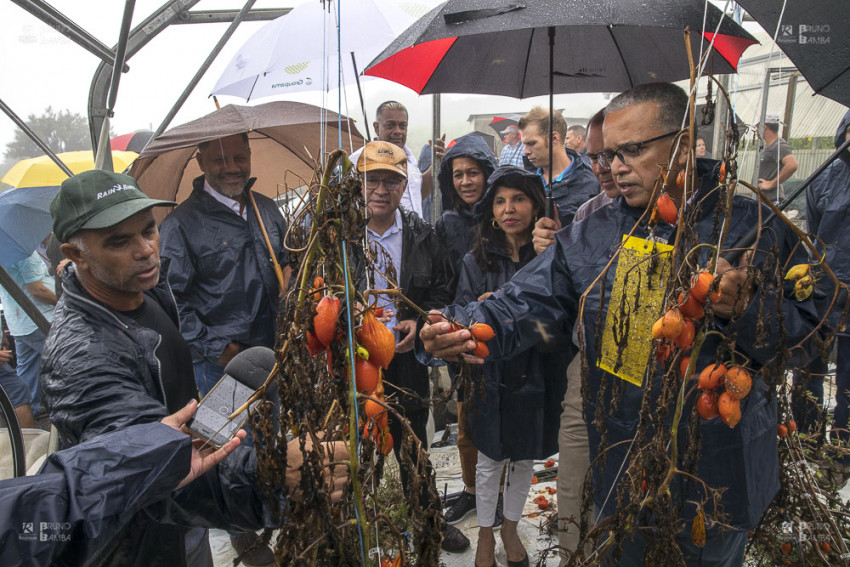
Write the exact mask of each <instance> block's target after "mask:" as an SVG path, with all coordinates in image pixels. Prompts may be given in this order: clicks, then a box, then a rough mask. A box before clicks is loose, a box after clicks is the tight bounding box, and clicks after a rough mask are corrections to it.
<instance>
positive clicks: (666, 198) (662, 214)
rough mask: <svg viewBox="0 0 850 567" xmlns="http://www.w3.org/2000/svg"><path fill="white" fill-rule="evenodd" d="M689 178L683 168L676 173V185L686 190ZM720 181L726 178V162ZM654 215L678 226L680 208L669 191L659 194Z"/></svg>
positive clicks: (721, 167) (723, 164)
mask: <svg viewBox="0 0 850 567" xmlns="http://www.w3.org/2000/svg"><path fill="white" fill-rule="evenodd" d="M686 178H687V172H686V171H685V170H684V169H682V170H680V171H679V173H678V175H676V187H677V188H678V189H679V190H680V191H684V190H685V180H686ZM717 180H718V183H723V181H725V180H726V163H725V162H724V163H721V164H720V170H719V171H718V179H717ZM653 216H654V217H656V216H657V217H658V218H660V219H661V220H663V221H664V222H666V223H667V224H672V225H673V226H676V223H677V222H679V209H678V208H677V207H676V203H674V202H673V198H672V197H670V194H669V193H666V192H664V193H661V195H659V196H658V199H657V200H656V201H655V211H654V212H653Z"/></svg>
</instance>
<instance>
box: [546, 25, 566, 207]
mask: <svg viewBox="0 0 850 567" xmlns="http://www.w3.org/2000/svg"><path fill="white" fill-rule="evenodd" d="M554 120H555V28H554V27H551V26H550V27H549V140H548V142H549V186H548V187H547V190H546V211H545V214H546V217H547V218H550V219H554V218H555V200H554V199H552V143H553V142H552V134H553V132H554V127H555V124H554ZM561 143H563V140H561Z"/></svg>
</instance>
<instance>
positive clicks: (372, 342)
mask: <svg viewBox="0 0 850 567" xmlns="http://www.w3.org/2000/svg"><path fill="white" fill-rule="evenodd" d="M357 340H358V341H359V342H360V344H361V345H363V347H364V348H365V349H366V350H368V351H369V360H370V361H371V362H372V363H373V364H374V365H376V366H380V367H381V368H383V369H384V370H386V369H387V368H388V367H389V365H390V361H392V359H393V356H395V335H393V332H392V331H390V330H389V329H387V327H386V326H385V325H384V324H383V323H381V322H380V321H378V320H377V319H376V318H375V314H374V313H373V312H372V310H371V309H367V310H366V312H365V313H364V314H363V324H362V325H360V329H359V330H358V331H357Z"/></svg>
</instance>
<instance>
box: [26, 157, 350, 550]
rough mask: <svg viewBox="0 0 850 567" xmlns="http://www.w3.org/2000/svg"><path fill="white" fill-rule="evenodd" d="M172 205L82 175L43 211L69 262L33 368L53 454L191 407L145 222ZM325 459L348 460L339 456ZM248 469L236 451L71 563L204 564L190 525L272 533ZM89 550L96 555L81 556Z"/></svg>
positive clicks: (248, 455)
mask: <svg viewBox="0 0 850 567" xmlns="http://www.w3.org/2000/svg"><path fill="white" fill-rule="evenodd" d="M174 204H175V203H173V202H170V201H157V200H154V199H149V198H148V197H147V196H146V195H145V194H144V193H142V191H141V190H140V189H139V187H138V185H137V184H136V181H135V180H134V179H133V178H132V177H128V176H126V175H121V174H118V173H112V172H107V171H87V172H85V173H81V174H79V175H75V176H73V177H71V178H69V179H67V180H65V182H64V183H62V188H61V189H60V191H59V193H58V195H57V196H56V198H55V199H54V200H53V203H52V204H51V206H50V213H51V214H52V215H53V233H54V234H55V235H56V238H57V239H58V240H59V241H60V242H62V246H61V248H62V252H63V254H65V256H66V257H68V258H69V259H70V260H71V262H70V263H69V264H68V265H67V266H65V268H64V270H63V273H62V286H63V290H64V293H63V294H62V297H61V298H60V299H59V302H58V304H57V306H56V310H55V312H54V318H53V325H52V327H51V329H50V333H49V334H48V336H47V341H46V343H45V347H44V352H43V355H42V366H41V385H42V388H43V389H44V394H45V401H46V403H47V409H48V412H49V415H50V421H51V422H52V423H53V424H54V425H55V426H56V429H57V430H58V432H59V444H60V448H63V449H64V448H68V447H71V446H74V445H77V444H79V443H81V442H84V441H87V440H90V439H92V438H94V437H96V436H98V435H100V434H102V433H108V432H111V431H116V430H121V429H124V428H126V427H128V426H131V425H136V424H142V423H151V422H155V421H161V420H162V419H163V418H164V417H166V416H167V415H169V414H172V413H175V412H176V411H177V410H180V409H181V408H183V407H184V406H185V405H186V404H187V403H188V402H189V401H190V400H192V399H197V396H198V391H197V388H196V386H195V381H194V379H193V371H192V357H191V355H190V353H189V348H188V346H187V345H186V342H185V341H184V340H183V338H182V337H181V335H180V331H179V328H178V324H179V322H178V321H179V320H178V314H177V306H176V305H175V302H174V297H173V295H172V294H171V290H170V289H169V287H168V283H167V281H166V280H165V276H164V274H165V272H166V271H167V261H164V262H160V256H159V231H158V230H157V227H156V222H155V221H154V217H153V213H152V212H151V209H152V208H153V207H157V206H170V205H174ZM331 453H333V451H331ZM290 454H291V455H300V454H301V453H300V451H298V450H294V451H291V453H290ZM331 458H332V459H334V460H338V459H340V458H342V459H344V458H346V457H345V451H344V450H342V451H340V453H339V454H337V455H332V457H331ZM290 466H292V467H293V468H294V469H296V470H297V469H298V468H299V464H298V463H290ZM256 468H257V459H256V455H255V454H254V452H253V450H251V449H250V448H245V447H238V448H237V449H236V450H235V451H234V452H233V454H231V456H230V458H229V460H228V462H227V466H222V465H218V466H216V467H215V468H214V469H212V470H211V471H209V472H208V473H207V474H205V475H204V476H203V477H201V478H199V479H198V480H196V481H195V482H193V483H192V484H189V485H188V486H185V487H183V488H181V489H179V490H176V491H174V492H173V493H172V494H171V497H170V498H169V499H168V500H166V501H163V502H159V503H157V504H155V505H152V506H148V507H146V508H143V509H139V508H136V509H133V508H131V509H128V510H126V511H125V513H126V514H127V515H128V516H132V517H131V518H130V519H129V521H127V522H126V525H125V527H124V528H123V529H122V530H121V531H120V532H119V533H118V534H116V535H115V536H114V537H111V538H109V541H106V542H103V541H98V542H89V541H86V540H84V539H82V536H81V541H80V542H78V552H77V560H76V561H72V563H74V564H84V563H85V564H93V565H120V566H122V567H126V566H139V567H141V566H163V567H171V566H181V565H192V566H195V565H210V566H211V565H212V554H211V552H210V547H209V541H208V536H207V530H206V529H204V528H190V527H186V526H215V527H219V528H226V529H240V530H256V529H260V528H266V527H274V526H273V525H272V524H269V523H268V522H270V521H271V520H266V518H271V517H272V516H273V514H272V513H271V510H270V508H269V505H268V503H267V499H266V498H265V496H264V495H263V493H262V491H261V490H260V488H259V487H258V486H257V485H256V480H255V479H256ZM337 468H339V467H337ZM287 476H289V474H287ZM287 480H289V479H287ZM293 480H294V481H295V483H297V482H298V480H297V479H293ZM295 486H297V484H295V485H290V487H291V488H295ZM95 549H97V550H98V551H97V554H96V557H94V558H92V557H88V556H89V555H90V554H92V552H93V551H94V550H95Z"/></svg>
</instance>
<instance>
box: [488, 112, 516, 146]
mask: <svg viewBox="0 0 850 567" xmlns="http://www.w3.org/2000/svg"><path fill="white" fill-rule="evenodd" d="M520 118H522V114H497V115H496V116H494V117H493V119H492V120H491V121H490V123H489V124H488V126H490V128H492V129H493V130H495V131H496V137H497V138H499V139H500V140H501V139H502V138H504V136H503V135H502V132H503V131H504V130H505V128H507V127H508V126H516V125H517V124H519V119H520Z"/></svg>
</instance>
